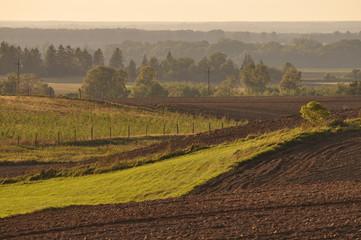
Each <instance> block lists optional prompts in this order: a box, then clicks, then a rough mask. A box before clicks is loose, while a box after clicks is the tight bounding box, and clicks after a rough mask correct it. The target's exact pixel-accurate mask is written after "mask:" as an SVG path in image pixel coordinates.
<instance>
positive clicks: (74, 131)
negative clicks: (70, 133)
mask: <svg viewBox="0 0 361 240" xmlns="http://www.w3.org/2000/svg"><path fill="white" fill-rule="evenodd" d="M74 142H76V129H74Z"/></svg>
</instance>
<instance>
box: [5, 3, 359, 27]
mask: <svg viewBox="0 0 361 240" xmlns="http://www.w3.org/2000/svg"><path fill="white" fill-rule="evenodd" d="M0 3H2V4H1V8H0V20H33V21H39V20H40V21H43V20H61V21H182V22H185V21H361V0H342V1H341V0H0Z"/></svg>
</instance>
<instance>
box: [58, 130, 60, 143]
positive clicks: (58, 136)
mask: <svg viewBox="0 0 361 240" xmlns="http://www.w3.org/2000/svg"><path fill="white" fill-rule="evenodd" d="M59 144H60V131H58V145H59Z"/></svg>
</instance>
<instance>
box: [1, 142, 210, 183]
mask: <svg viewBox="0 0 361 240" xmlns="http://www.w3.org/2000/svg"><path fill="white" fill-rule="evenodd" d="M143 146H144V145H143ZM206 148H208V147H204V146H200V145H192V146H190V147H189V148H186V149H179V150H176V151H174V152H167V151H165V152H164V153H160V154H154V155H149V156H145V157H142V158H137V159H128V160H123V159H122V160H117V161H111V162H99V161H97V162H94V163H90V164H84V165H81V166H78V167H73V168H64V169H52V168H49V169H47V170H42V171H40V172H38V173H35V174H27V175H22V176H18V177H13V178H3V179H0V184H12V183H17V182H22V181H38V180H46V179H51V178H58V177H79V176H84V175H91V174H100V173H107V172H114V171H118V170H123V169H127V168H132V167H138V166H142V165H145V164H150V163H155V162H159V161H162V160H166V159H169V158H173V157H178V156H183V155H187V154H190V153H193V152H196V151H199V150H201V149H206ZM30 163H34V162H30ZM6 164H11V162H6V163H5V164H4V165H6ZM0 166H1V163H0Z"/></svg>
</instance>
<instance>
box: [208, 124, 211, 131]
mask: <svg viewBox="0 0 361 240" xmlns="http://www.w3.org/2000/svg"><path fill="white" fill-rule="evenodd" d="M210 131H211V123H208V132H210Z"/></svg>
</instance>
